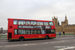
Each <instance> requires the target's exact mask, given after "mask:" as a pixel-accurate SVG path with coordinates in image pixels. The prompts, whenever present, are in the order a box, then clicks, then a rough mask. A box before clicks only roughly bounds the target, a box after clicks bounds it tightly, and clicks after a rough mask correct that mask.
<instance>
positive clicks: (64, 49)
mask: <svg viewBox="0 0 75 50" xmlns="http://www.w3.org/2000/svg"><path fill="white" fill-rule="evenodd" d="M67 49H75V47H67V48H62V49H57V50H67Z"/></svg>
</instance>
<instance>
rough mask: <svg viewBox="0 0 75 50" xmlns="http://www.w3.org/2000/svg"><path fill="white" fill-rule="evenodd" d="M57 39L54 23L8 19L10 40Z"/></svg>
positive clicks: (8, 37)
mask: <svg viewBox="0 0 75 50" xmlns="http://www.w3.org/2000/svg"><path fill="white" fill-rule="evenodd" d="M55 37H56V32H55V25H54V22H53V21H46V20H31V19H12V18H8V34H7V39H8V40H13V39H19V40H21V41H22V40H24V39H37V38H45V39H48V38H55Z"/></svg>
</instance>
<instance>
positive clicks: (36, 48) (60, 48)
mask: <svg viewBox="0 0 75 50" xmlns="http://www.w3.org/2000/svg"><path fill="white" fill-rule="evenodd" d="M0 50H75V38H74V37H72V36H65V37H63V36H62V37H56V38H55V39H47V40H45V39H41V40H40V39H39V40H25V41H11V42H8V40H6V39H0Z"/></svg>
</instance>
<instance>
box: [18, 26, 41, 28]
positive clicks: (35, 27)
mask: <svg viewBox="0 0 75 50" xmlns="http://www.w3.org/2000/svg"><path fill="white" fill-rule="evenodd" d="M18 28H41V26H18Z"/></svg>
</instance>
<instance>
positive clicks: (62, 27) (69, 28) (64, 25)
mask: <svg viewBox="0 0 75 50" xmlns="http://www.w3.org/2000/svg"><path fill="white" fill-rule="evenodd" d="M52 20H53V21H54V24H55V27H56V32H61V33H62V32H63V31H64V32H66V33H74V32H75V25H74V24H70V25H69V24H68V19H67V16H65V20H64V21H63V22H61V25H59V21H58V18H56V17H55V16H54V18H52Z"/></svg>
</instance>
